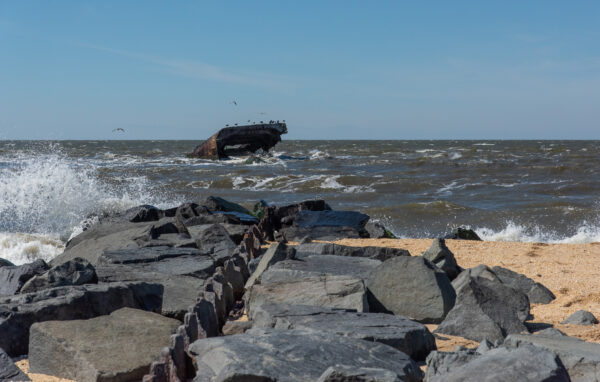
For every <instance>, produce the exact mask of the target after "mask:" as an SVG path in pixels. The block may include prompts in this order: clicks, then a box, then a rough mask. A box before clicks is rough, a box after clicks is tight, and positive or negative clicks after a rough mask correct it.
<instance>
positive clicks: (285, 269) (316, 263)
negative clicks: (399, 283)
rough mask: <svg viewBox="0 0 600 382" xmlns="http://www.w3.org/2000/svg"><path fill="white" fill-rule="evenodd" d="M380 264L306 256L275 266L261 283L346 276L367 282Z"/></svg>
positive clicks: (363, 260)
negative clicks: (324, 276) (325, 276)
mask: <svg viewBox="0 0 600 382" xmlns="http://www.w3.org/2000/svg"><path fill="white" fill-rule="evenodd" d="M263 257H264V256H263ZM379 264H381V261H379V260H373V259H369V258H362V257H344V256H330V255H313V256H304V257H302V258H299V259H297V260H285V261H280V262H278V263H276V264H274V265H273V266H271V267H270V268H269V269H268V270H267V271H265V272H264V273H263V274H262V277H261V283H265V284H268V283H273V282H288V281H293V280H295V279H300V278H306V277H316V276H323V275H339V276H343V275H345V276H352V277H356V278H359V279H362V280H366V279H367V278H368V277H369V275H370V274H371V272H372V271H373V269H375V268H377V266H379Z"/></svg>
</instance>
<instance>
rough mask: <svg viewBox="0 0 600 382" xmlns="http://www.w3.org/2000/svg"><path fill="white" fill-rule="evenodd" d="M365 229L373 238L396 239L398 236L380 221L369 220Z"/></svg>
mask: <svg viewBox="0 0 600 382" xmlns="http://www.w3.org/2000/svg"><path fill="white" fill-rule="evenodd" d="M365 229H366V230H367V232H368V233H369V237H370V238H371V239H395V238H396V236H394V234H393V233H392V232H391V231H390V230H388V229H387V228H385V227H384V226H383V224H381V223H379V222H368V223H367V224H366V225H365Z"/></svg>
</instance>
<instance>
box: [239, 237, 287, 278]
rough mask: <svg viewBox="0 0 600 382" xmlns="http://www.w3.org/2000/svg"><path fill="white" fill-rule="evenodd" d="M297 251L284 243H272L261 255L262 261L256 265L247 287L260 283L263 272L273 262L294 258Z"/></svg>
mask: <svg viewBox="0 0 600 382" xmlns="http://www.w3.org/2000/svg"><path fill="white" fill-rule="evenodd" d="M294 255H295V251H293V249H292V248H288V246H287V245H286V244H284V243H275V244H272V245H271V246H270V247H269V249H267V252H265V254H264V255H262V256H261V257H260V261H259V262H258V265H257V266H256V269H255V270H254V271H253V272H252V274H251V275H250V277H249V278H248V280H247V281H246V285H245V288H246V289H248V288H250V287H251V286H252V285H254V284H256V283H260V278H261V276H262V274H263V273H264V272H265V271H266V270H267V268H269V267H270V266H272V265H273V264H275V263H277V262H279V261H283V260H285V259H288V258H293V257H294Z"/></svg>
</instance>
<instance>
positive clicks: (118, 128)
mask: <svg viewBox="0 0 600 382" xmlns="http://www.w3.org/2000/svg"><path fill="white" fill-rule="evenodd" d="M117 131H122V132H125V130H124V129H122V128H120V127H117V128H116V129H113V131H112V132H113V133H116V132H117Z"/></svg>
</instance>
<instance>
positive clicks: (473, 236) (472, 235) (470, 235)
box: [444, 227, 482, 241]
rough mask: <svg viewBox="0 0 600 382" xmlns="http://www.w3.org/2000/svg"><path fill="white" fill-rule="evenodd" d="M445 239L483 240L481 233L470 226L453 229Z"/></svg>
mask: <svg viewBox="0 0 600 382" xmlns="http://www.w3.org/2000/svg"><path fill="white" fill-rule="evenodd" d="M444 239H453V240H475V241H482V240H481V238H480V237H479V235H477V233H476V232H475V231H473V230H472V229H470V228H463V227H458V228H455V229H454V230H452V232H450V233H449V234H448V235H446V236H444Z"/></svg>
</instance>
